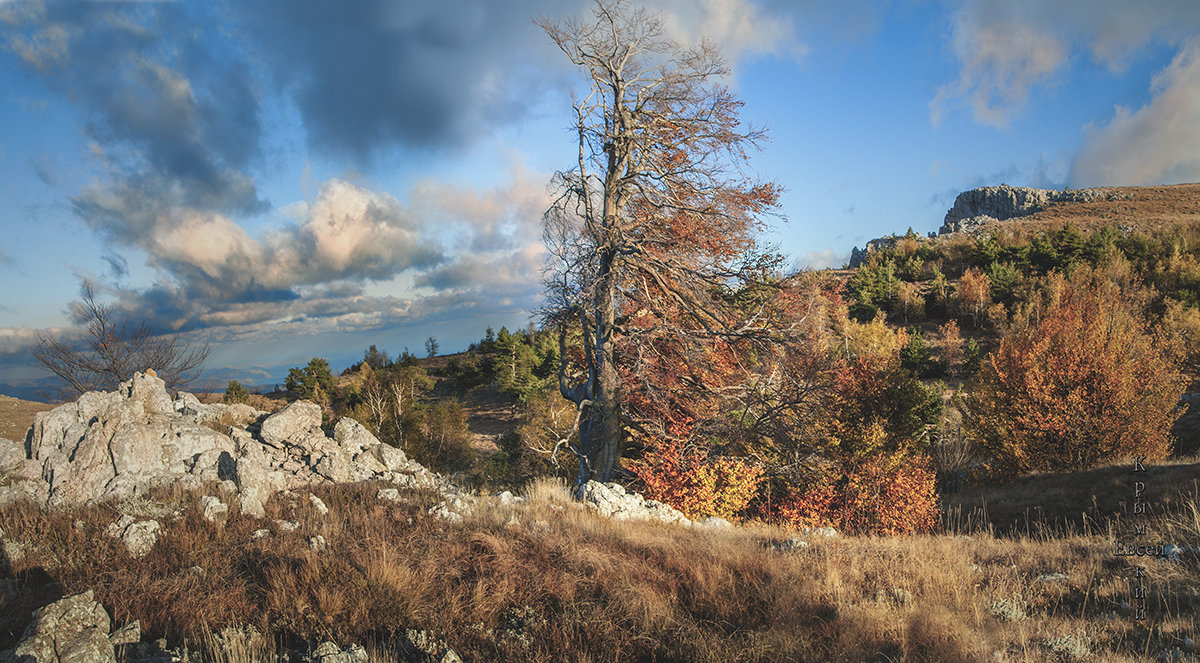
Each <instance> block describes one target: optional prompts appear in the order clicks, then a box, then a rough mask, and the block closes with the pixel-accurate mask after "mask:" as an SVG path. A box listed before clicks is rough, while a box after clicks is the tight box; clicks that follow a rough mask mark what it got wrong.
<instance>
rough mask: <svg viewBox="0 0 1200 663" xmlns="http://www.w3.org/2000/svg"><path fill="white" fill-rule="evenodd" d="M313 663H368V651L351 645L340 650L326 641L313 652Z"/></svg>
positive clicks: (359, 646) (311, 659)
mask: <svg viewBox="0 0 1200 663" xmlns="http://www.w3.org/2000/svg"><path fill="white" fill-rule="evenodd" d="M309 660H310V661H312V663H367V650H365V649H363V648H362V646H361V645H350V646H348V647H346V648H345V649H339V648H338V646H337V645H335V644H334V643H332V642H329V641H328V640H326V641H325V642H322V643H321V644H319V645H317V648H316V649H314V650H313V653H312V657H311V658H310V659H309Z"/></svg>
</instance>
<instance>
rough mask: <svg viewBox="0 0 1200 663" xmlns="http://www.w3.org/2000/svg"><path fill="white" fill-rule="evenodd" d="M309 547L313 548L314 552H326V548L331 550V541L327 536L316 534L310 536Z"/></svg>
mask: <svg viewBox="0 0 1200 663" xmlns="http://www.w3.org/2000/svg"><path fill="white" fill-rule="evenodd" d="M308 549H309V550H312V551H313V552H325V551H326V550H329V542H328V541H326V540H325V537H323V536H321V535H320V534H318V535H316V536H312V537H309V539H308Z"/></svg>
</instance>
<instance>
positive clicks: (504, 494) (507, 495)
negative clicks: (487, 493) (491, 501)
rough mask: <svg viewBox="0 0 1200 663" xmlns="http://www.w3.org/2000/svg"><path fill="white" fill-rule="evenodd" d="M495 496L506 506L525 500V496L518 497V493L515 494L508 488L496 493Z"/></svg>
mask: <svg viewBox="0 0 1200 663" xmlns="http://www.w3.org/2000/svg"><path fill="white" fill-rule="evenodd" d="M494 497H495V498H496V499H498V500H500V503H501V504H503V505H505V506H512V505H514V504H520V503H521V502H524V501H525V498H523V497H517V496H516V495H513V494H512V493H511V492H509V491H507V490H502V491H500V492H498V493H496V494H495V495H494Z"/></svg>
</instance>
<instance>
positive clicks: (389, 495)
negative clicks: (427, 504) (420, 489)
mask: <svg viewBox="0 0 1200 663" xmlns="http://www.w3.org/2000/svg"><path fill="white" fill-rule="evenodd" d="M375 497H376V498H378V499H381V500H385V501H388V502H402V501H403V500H401V499H400V491H399V490H396V489H395V488H380V489H379V490H378V491H377V492H376V493H375Z"/></svg>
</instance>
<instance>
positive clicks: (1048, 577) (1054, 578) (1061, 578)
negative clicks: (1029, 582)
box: [1034, 572, 1067, 582]
mask: <svg viewBox="0 0 1200 663" xmlns="http://www.w3.org/2000/svg"><path fill="white" fill-rule="evenodd" d="M1066 581H1067V574H1065V573H1057V572H1056V573H1043V574H1041V575H1040V576H1038V577H1037V578H1035V579H1034V582H1066Z"/></svg>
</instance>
